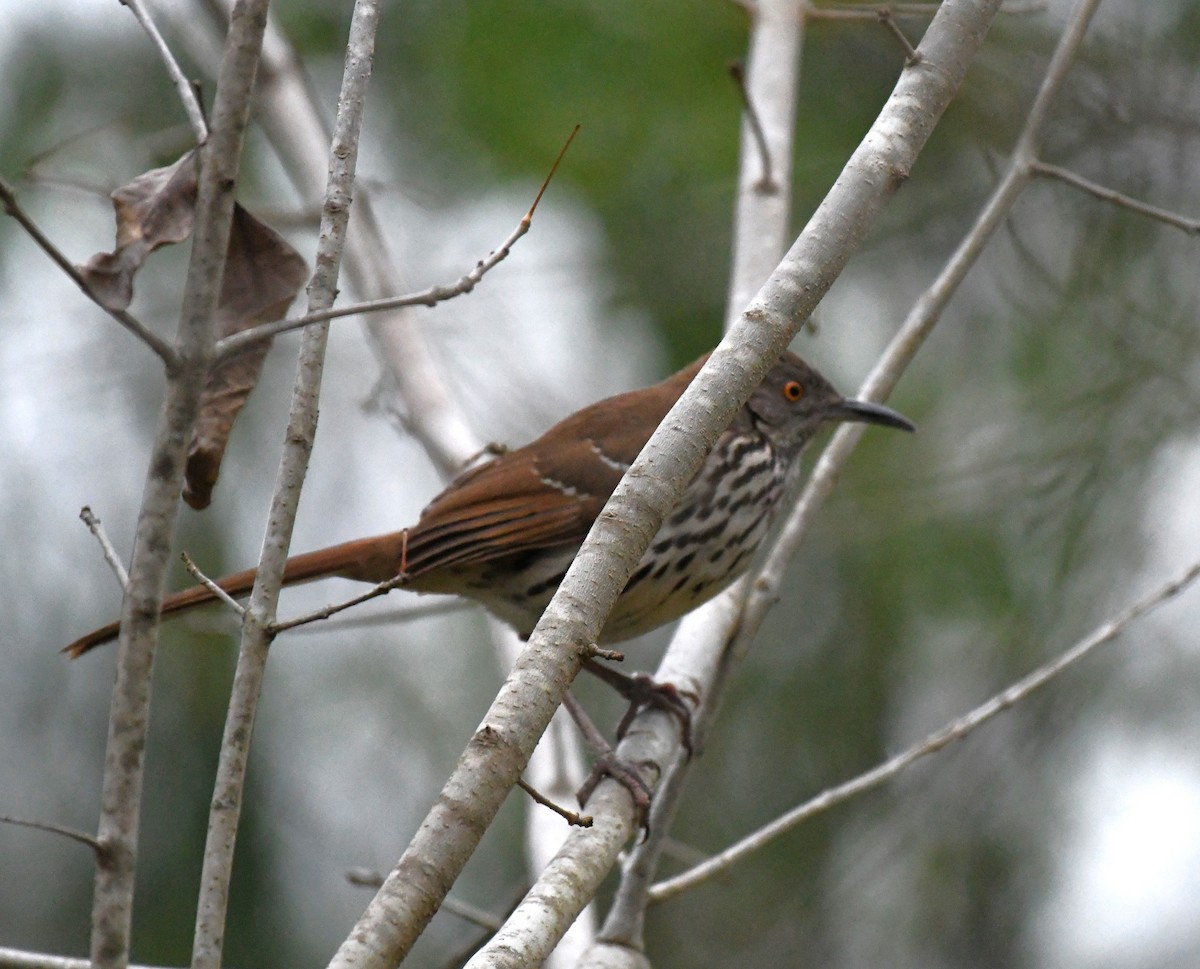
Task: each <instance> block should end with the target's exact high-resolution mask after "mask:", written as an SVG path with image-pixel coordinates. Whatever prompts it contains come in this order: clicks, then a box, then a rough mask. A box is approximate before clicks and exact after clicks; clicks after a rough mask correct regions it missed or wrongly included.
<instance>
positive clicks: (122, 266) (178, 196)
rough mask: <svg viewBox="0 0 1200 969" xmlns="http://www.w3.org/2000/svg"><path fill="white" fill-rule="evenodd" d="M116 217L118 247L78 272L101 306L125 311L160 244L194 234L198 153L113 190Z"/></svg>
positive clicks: (179, 240) (169, 242)
mask: <svg viewBox="0 0 1200 969" xmlns="http://www.w3.org/2000/svg"><path fill="white" fill-rule="evenodd" d="M111 198H112V201H113V209H114V210H115V211H116V217H117V247H116V249H114V250H113V251H112V252H98V253H96V255H94V256H92V258H91V259H90V260H88V263H87V265H85V266H80V267H79V271H80V272H81V273H82V274H83V277H84V279H86V280H87V281H88V283H89V284H90V285H91V287H92V291H93V293H94V294H95V296H96V299H97V300H98V301H99V302H100V304H101V305H102V306H104V307H106V308H108V309H111V310H123V309H126V308H127V307H128V306H129V304H130V302H131V301H132V299H133V277H134V275H136V273H137V271H138V270H139V269H141V268H142V264H143V263H144V262H145V261H146V257H147V256H149V255H150V253H152V252H153V251H154V250H155V249H157V248H158V247H159V246H166V245H171V244H173V243H176V242H182V241H183V240H184V239H186V238H187V237H188V236H190V235H191V234H192V226H193V223H194V220H195V213H196V153H195V151H194V150H193V151H189V152H188V153H187V154H186V155H184V156H183V157H182V158H180V159H179V161H177V162H175V164H173V165H168V166H167V167H166V168H155V169H152V170H150V171H148V172H145V173H143V174H141V175H139V176H138V177H137V178H135V179H134V180H133V181H132V182H130V183H129V184H128V185H123V186H122V187H121V188H119V189H117V190H116V191H115V192H113V193H112V196H111Z"/></svg>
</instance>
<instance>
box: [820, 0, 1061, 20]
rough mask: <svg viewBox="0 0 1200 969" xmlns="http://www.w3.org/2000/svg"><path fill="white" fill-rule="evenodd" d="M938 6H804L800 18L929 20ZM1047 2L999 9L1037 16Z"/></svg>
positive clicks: (1025, 0) (1014, 0)
mask: <svg viewBox="0 0 1200 969" xmlns="http://www.w3.org/2000/svg"><path fill="white" fill-rule="evenodd" d="M940 6H941V4H940V3H849V4H846V5H844V6H840V7H818V6H816V5H815V4H813V3H811V2H806V3H805V4H804V16H805V17H807V18H809V19H811V20H876V19H878V18H879V17H880V15H881V14H883V13H884V12H887V13H889V14H891V15H892V16H895V17H932V16H933V15H934V14H935V13H937V11H938V7H940ZM1047 6H1048V3H1047V0H1009V2H1007V3H1004V4H1002V5H1001V6H1000V12H1001V13H1002V14H1009V15H1013V14H1030V13H1041V12H1042V11H1044V10H1045V9H1046V7H1047Z"/></svg>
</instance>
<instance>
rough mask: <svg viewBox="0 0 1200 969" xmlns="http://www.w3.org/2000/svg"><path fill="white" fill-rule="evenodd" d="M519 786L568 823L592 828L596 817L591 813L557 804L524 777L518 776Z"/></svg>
mask: <svg viewBox="0 0 1200 969" xmlns="http://www.w3.org/2000/svg"><path fill="white" fill-rule="evenodd" d="M517 787H519V788H520V789H521V790H523V791H524V792H525V793H526V794H528V795H529V796H530V797H531V798H533V800H534V801H535V802H536V803H538V804H540V805H541V806H542V807H544V808H549V809H550V810H551V811H553V812H554V813H555V814H557V815H558V816H559V817H561V818H563V819H565V820H566V822H567V824H570V825H573V826H575V827H579V828H590V827H591V826H592V822H593V821H594V818H593V817H592V816H591V815H590V814H577V813H576V812H575V811H569V810H567V809H566V808H565V807H562V806H561V805H559V804H555V803H554V802H553V801H552V800H550V798H548V797H546V796H545V795H544V794H542V793H541V792H540V791H539V790H538V789H537V788H536V787H534V786H533V785H531V784H528V783H526V781H525V779H524V778H522V777H519V778H517Z"/></svg>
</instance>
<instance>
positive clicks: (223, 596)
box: [179, 552, 246, 619]
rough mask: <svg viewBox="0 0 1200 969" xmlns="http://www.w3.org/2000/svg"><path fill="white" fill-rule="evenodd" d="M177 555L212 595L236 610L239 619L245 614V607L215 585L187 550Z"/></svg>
mask: <svg viewBox="0 0 1200 969" xmlns="http://www.w3.org/2000/svg"><path fill="white" fill-rule="evenodd" d="M179 557H180V558H181V559H182V560H183V567H184V568H185V569H187V570H188V571H189V572H190V573H192V577H193V578H194V579H195V580H196V581H197V582H199V583H200V584H201V585H202V586H204V588H206V589H207V590H208V591H209V592H211V593H212V594H213V595H214V596H216V597H217V598H218V599H220V600H221V601H222V602H223V603H225V605H227V606H229V608H230V609H232V610H233V611H234V612H236V613H237V616H238V618H239V619H241V618H242V617H243V616H245V615H246V607H245V606H243V605H242V604H241V603H240V602H238V601H237V599H235V598H234V597H233V596H231V595H230V594H229V593H228V592H226V591H225V590H224V589H222V588H221V587H220V586H219V585H217V584H216V583H215V582H214V581H213V580H212V579H210V578H209V577H208V576H207V575H205V574H204V573H203V572H201V571H200V566H198V565H197V564H196V563H195V562H194V561H192V557H191V556H190V555H188V553H187V552H180V553H179Z"/></svg>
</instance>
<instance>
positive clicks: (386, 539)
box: [63, 531, 407, 659]
mask: <svg viewBox="0 0 1200 969" xmlns="http://www.w3.org/2000/svg"><path fill="white" fill-rule="evenodd" d="M406 544H407V533H406V532H403V531H400V532H392V533H391V534H388V535H377V536H375V537H374V538H360V539H358V540H356V541H353V542H345V543H343V544H341V545H333V546H330V547H329V548H323V549H321V550H320V551H317V552H307V553H305V554H304V555H296V556H293V557H292V558H290V559H288V560H287V565H285V566H284V569H283V584H284V585H298V584H300V583H302V582H311V581H313V580H314V579H323V578H326V577H328V576H340V577H341V578H344V579H357V580H358V581H360V582H372V583H375V582H386V581H387V580H388V579H390V578H392V577H394V576H395V575H397V574H399V572H400V566H401V562H402V560H403V557H404V551H405V546H406ZM257 575H258V570H257V569H247V570H246V571H245V572H235V573H234V574H233V575H227V576H224V577H223V578H220V579H217V580H216V584H217V585H218V586H220V587H221V588H222V589H224V590H225V591H226V592H228V593H229V594H230V595H231V596H234V597H235V598H236V597H238V596H245V595H249V593H250V590H251V589H252V588H253V587H254V579H255V577H256V576H257ZM216 598H217V597H216V594H215V593H213V592H211V591H210V590H209V589H208V588H207V587H205V586H202V585H196V586H192V587H191V588H190V589H184V590H183V591H182V592H176V593H174V594H172V595H169V596H167V597H166V598H165V599H164V600H163V604H162V614H163V615H164V616H170V615H174V614H175V613H178V612H187V611H188V610H189V609H195V608H196V607H197V606H203V605H206V604H207V603H209V602H213V601H214V600H215V599H216ZM120 626H121V624H120V623H119V622H111V623H109V624H108V625H107V626H101V627H100V628H99V629H95V630H93V631H92V632H90V633H88V634H87V635H86V636H83V637H81V638H80V639H77V640H75V642H73V643H71V645H70V646H67V647H65V648H64V649H63V652H64V653H66V654H67V656H69V657H70V658H71V659H77V658H78V657H80V656H82V655H83V654H84V653H86V652H88V651H89V650H92V649H95V648H96V647H97V646H102V645H104V644H105V643H108V642H112V640H114V639H116V638H117V633H118V631H119V630H120Z"/></svg>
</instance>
